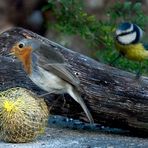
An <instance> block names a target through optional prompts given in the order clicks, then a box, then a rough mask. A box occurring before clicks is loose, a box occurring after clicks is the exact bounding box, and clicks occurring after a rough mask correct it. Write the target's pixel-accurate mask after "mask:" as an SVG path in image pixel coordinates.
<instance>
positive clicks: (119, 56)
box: [109, 54, 122, 66]
mask: <svg viewBox="0 0 148 148" xmlns="http://www.w3.org/2000/svg"><path fill="white" fill-rule="evenodd" d="M121 56H122V54H119V55H118V56H117V57H116V58H115V59H114V60H113V61H111V62H110V64H109V65H111V66H112V65H113V64H114V63H115V62H116V61H117V60H118V59H119V58H121Z"/></svg>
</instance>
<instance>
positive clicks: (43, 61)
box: [33, 45, 80, 87]
mask: <svg viewBox="0 0 148 148" xmlns="http://www.w3.org/2000/svg"><path fill="white" fill-rule="evenodd" d="M33 54H34V55H35V56H37V57H38V58H37V62H38V65H39V66H40V67H42V68H44V69H45V70H47V71H49V72H51V73H53V74H55V75H57V76H58V77H60V78H61V79H63V80H65V81H67V82H68V83H70V84H72V85H74V86H76V87H78V86H79V84H80V82H79V80H78V78H76V76H75V75H74V74H73V73H72V72H71V71H70V70H69V69H68V67H67V66H66V63H65V62H64V58H63V56H62V55H61V54H59V53H57V52H56V51H55V50H54V48H52V47H50V46H46V45H41V48H40V49H37V50H35V51H33Z"/></svg>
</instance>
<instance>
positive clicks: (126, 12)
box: [43, 0, 148, 70]
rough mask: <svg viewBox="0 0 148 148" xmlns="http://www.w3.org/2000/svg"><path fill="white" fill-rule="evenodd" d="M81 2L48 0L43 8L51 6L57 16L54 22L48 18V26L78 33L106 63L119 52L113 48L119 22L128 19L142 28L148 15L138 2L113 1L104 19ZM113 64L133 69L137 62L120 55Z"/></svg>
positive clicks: (47, 8) (68, 32)
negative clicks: (87, 10)
mask: <svg viewBox="0 0 148 148" xmlns="http://www.w3.org/2000/svg"><path fill="white" fill-rule="evenodd" d="M83 2H84V1H83V0H48V4H47V5H46V6H45V7H44V8H43V11H46V10H49V9H50V10H51V11H52V12H53V15H54V17H55V18H56V23H54V24H51V23H49V22H48V27H52V28H54V29H56V30H57V31H59V32H62V33H65V34H69V35H79V36H81V37H82V38H83V39H85V40H87V41H88V43H89V46H91V48H92V49H96V50H95V51H96V52H95V57H94V58H96V59H99V60H101V61H103V62H105V63H110V62H111V61H112V60H113V59H114V58H115V57H116V56H117V54H118V53H117V51H116V50H115V49H114V38H113V36H114V31H115V28H116V26H117V25H118V24H119V23H121V22H123V21H129V22H133V23H136V24H138V25H139V26H140V27H141V28H143V29H144V28H145V26H146V25H147V22H148V17H147V16H146V15H145V14H144V12H143V11H142V5H141V3H140V2H136V3H132V2H131V1H125V2H120V1H119V0H117V1H115V3H114V4H113V5H112V6H111V7H110V8H108V11H107V12H105V13H106V16H107V20H97V19H96V18H95V16H93V15H89V14H87V13H86V12H85V10H84V4H83ZM99 47H101V50H99ZM92 51H94V50H92ZM93 55H94V54H93ZM127 64H128V66H127ZM129 64H130V66H129ZM147 64H148V63H147ZM116 66H118V67H122V69H127V70H135V69H137V66H138V65H137V64H135V62H131V61H128V60H127V59H124V58H122V59H121V60H119V61H118V62H117V64H116Z"/></svg>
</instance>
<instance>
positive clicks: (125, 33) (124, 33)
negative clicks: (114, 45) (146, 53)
mask: <svg viewBox="0 0 148 148" xmlns="http://www.w3.org/2000/svg"><path fill="white" fill-rule="evenodd" d="M133 32H135V31H134V30H132V31H130V32H123V33H121V34H119V35H118V36H124V35H127V34H131V33H133Z"/></svg>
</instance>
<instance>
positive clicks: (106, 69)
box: [0, 28, 148, 133]
mask: <svg viewBox="0 0 148 148" xmlns="http://www.w3.org/2000/svg"><path fill="white" fill-rule="evenodd" d="M25 36H30V37H32V38H35V39H37V40H40V41H42V42H45V43H47V44H48V45H49V46H51V47H52V48H53V50H56V51H58V52H60V53H61V54H63V56H64V58H65V61H66V62H67V63H69V65H70V67H69V68H70V69H71V70H72V71H73V73H74V74H75V75H76V77H78V78H79V79H80V86H81V87H80V90H79V91H80V92H81V93H82V96H83V98H84V101H85V102H86V105H87V106H88V108H89V110H90V112H91V113H92V115H93V118H94V120H95V122H96V123H103V124H104V125H108V126H111V127H119V128H123V129H129V130H131V131H134V132H144V133H148V78H147V77H141V78H140V79H139V80H136V79H135V75H134V74H132V73H129V72H126V71H122V70H119V69H117V68H114V67H111V66H108V65H105V64H102V63H99V62H97V61H95V60H93V59H91V58H89V57H86V56H84V55H82V54H79V53H76V52H74V51H72V50H69V49H67V48H65V47H63V46H61V45H59V44H56V43H54V42H52V41H50V40H48V39H46V38H44V37H42V36H39V35H37V34H36V33H33V32H31V31H29V30H25V29H23V28H12V29H9V30H7V31H5V32H3V33H2V34H1V35H0V55H1V56H0V91H2V90H5V89H8V88H11V87H16V86H20V87H25V88H27V89H29V90H32V91H33V92H36V93H38V94H43V93H44V91H42V90H41V89H40V88H39V87H37V86H36V85H35V84H33V83H32V81H31V80H30V79H29V78H28V77H27V76H26V74H25V72H24V70H23V68H22V65H21V64H20V62H19V61H18V60H16V59H14V58H12V57H6V56H5V55H7V53H8V52H9V50H10V47H11V46H12V43H14V42H16V41H18V40H20V39H22V38H24V37H25ZM46 98H47V101H48V105H49V107H51V106H52V108H51V113H52V114H58V115H63V116H68V117H72V118H76V119H81V120H84V121H87V118H86V116H85V113H84V112H83V110H82V109H81V107H80V106H79V107H78V104H77V103H76V102H75V101H74V100H73V99H71V98H70V96H68V95H65V96H64V99H62V98H60V99H57V98H59V96H57V95H56V96H53V97H51V96H48V97H46Z"/></svg>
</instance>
